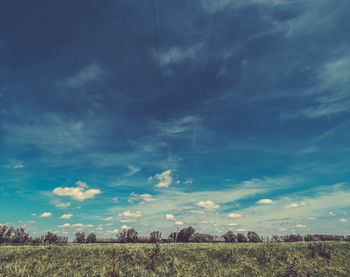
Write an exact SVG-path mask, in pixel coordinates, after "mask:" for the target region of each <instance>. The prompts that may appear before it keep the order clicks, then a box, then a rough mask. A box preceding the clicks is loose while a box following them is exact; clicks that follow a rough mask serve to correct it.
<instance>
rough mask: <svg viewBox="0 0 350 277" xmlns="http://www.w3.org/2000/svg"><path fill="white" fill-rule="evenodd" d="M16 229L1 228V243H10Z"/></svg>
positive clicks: (3, 226)
mask: <svg viewBox="0 0 350 277" xmlns="http://www.w3.org/2000/svg"><path fill="white" fill-rule="evenodd" d="M13 232H14V229H13V228H12V227H10V228H8V226H7V225H1V226H0V243H9V242H10V240H11V236H12V233H13Z"/></svg>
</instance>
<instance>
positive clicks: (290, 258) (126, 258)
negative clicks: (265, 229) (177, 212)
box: [0, 242, 350, 277]
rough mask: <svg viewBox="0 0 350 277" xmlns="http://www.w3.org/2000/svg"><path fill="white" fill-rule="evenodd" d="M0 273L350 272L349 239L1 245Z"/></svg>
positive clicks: (123, 274)
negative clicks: (342, 240)
mask: <svg viewBox="0 0 350 277" xmlns="http://www.w3.org/2000/svg"><path fill="white" fill-rule="evenodd" d="M113 272H114V273H113ZM0 276H6V277H9V276H70V277H73V276H210V277H212V276H350V243H349V242H322V243H321V244H320V243H312V244H310V243H307V242H296V243H269V244H261V243H258V244H237V243H233V244H224V243H220V244H190V243H188V244H180V243H178V244H161V245H159V246H157V245H154V244H108V245H107V244H90V245H86V244H85V245H79V244H78V245H77V244H69V245H64V246H58V245H50V246H1V247H0Z"/></svg>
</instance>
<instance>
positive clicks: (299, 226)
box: [295, 224, 306, 228]
mask: <svg viewBox="0 0 350 277" xmlns="http://www.w3.org/2000/svg"><path fill="white" fill-rule="evenodd" d="M295 227H297V228H305V227H306V226H305V225H302V224H297V225H295Z"/></svg>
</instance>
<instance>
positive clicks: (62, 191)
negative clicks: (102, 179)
mask: <svg viewBox="0 0 350 277" xmlns="http://www.w3.org/2000/svg"><path fill="white" fill-rule="evenodd" d="M77 183H79V185H80V186H78V187H65V188H62V187H58V188H55V189H54V190H53V191H52V193H53V194H55V195H58V196H68V197H70V198H72V199H73V200H77V201H84V200H86V199H91V198H94V197H95V195H97V194H101V193H102V192H101V190H99V189H88V190H85V187H86V186H87V185H86V183H84V182H80V181H78V182H77ZM81 185H84V187H82V186H81Z"/></svg>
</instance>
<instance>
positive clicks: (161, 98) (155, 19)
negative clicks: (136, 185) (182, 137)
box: [152, 0, 170, 169]
mask: <svg viewBox="0 0 350 277" xmlns="http://www.w3.org/2000/svg"><path fill="white" fill-rule="evenodd" d="M152 2H153V21H154V34H155V44H156V53H157V64H158V73H159V89H160V101H161V110H162V111H161V112H162V126H163V136H164V141H165V148H166V157H167V161H168V169H170V159H169V144H168V135H167V130H166V124H165V122H166V118H165V94H164V90H163V79H162V70H161V66H160V59H159V46H158V27H157V17H156V5H155V0H153V1H152Z"/></svg>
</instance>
